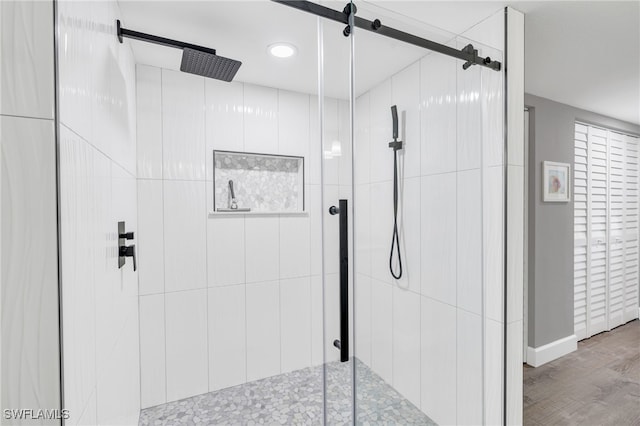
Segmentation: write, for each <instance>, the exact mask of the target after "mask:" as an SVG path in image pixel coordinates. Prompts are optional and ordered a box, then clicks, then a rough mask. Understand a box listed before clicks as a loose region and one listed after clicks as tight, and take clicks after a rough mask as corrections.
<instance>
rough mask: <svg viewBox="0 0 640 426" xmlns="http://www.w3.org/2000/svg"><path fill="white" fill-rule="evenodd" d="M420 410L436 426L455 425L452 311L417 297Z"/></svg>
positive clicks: (455, 391) (447, 307)
mask: <svg viewBox="0 0 640 426" xmlns="http://www.w3.org/2000/svg"><path fill="white" fill-rule="evenodd" d="M420 302H421V311H420V312H421V319H420V321H421V327H420V333H421V340H420V349H421V350H420V355H421V367H422V369H421V399H422V401H421V408H422V411H424V412H425V413H428V415H429V417H431V418H432V419H433V420H434V421H435V422H436V423H438V424H444V425H451V424H460V423H458V422H457V421H456V394H457V379H456V369H457V362H456V360H457V356H458V351H457V350H454V349H453V348H456V345H457V343H456V323H457V321H456V308H455V307H454V306H451V305H447V304H446V303H442V302H439V301H437V300H434V299H431V298H428V297H424V296H423V297H421V299H420Z"/></svg>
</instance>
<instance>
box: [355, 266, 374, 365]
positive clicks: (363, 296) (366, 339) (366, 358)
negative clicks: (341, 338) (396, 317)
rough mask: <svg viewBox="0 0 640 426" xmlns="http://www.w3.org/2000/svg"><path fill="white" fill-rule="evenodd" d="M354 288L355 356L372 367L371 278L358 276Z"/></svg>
mask: <svg viewBox="0 0 640 426" xmlns="http://www.w3.org/2000/svg"><path fill="white" fill-rule="evenodd" d="M354 287H355V291H354V297H353V301H354V310H355V312H354V315H355V329H354V333H355V354H356V356H357V357H358V359H360V360H361V361H362V362H364V363H365V364H367V365H371V331H372V330H371V293H372V289H371V278H369V277H368V276H366V275H364V274H356V278H355V283H354Z"/></svg>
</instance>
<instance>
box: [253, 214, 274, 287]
mask: <svg viewBox="0 0 640 426" xmlns="http://www.w3.org/2000/svg"><path fill="white" fill-rule="evenodd" d="M279 222H280V221H279V218H278V217H247V218H246V219H245V232H246V242H245V244H246V256H247V260H246V262H247V263H246V268H247V269H246V275H247V282H250V283H251V282H258V281H264V280H277V279H278V278H279V262H280V260H279V259H280V253H279V239H280V233H279V229H280V223H279Z"/></svg>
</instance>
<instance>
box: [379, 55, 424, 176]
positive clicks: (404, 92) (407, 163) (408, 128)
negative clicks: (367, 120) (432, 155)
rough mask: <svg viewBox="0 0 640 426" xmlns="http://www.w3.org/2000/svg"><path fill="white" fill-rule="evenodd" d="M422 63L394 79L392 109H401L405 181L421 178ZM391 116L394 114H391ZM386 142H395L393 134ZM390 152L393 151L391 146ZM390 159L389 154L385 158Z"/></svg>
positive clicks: (400, 122) (392, 78) (403, 71)
mask: <svg viewBox="0 0 640 426" xmlns="http://www.w3.org/2000/svg"><path fill="white" fill-rule="evenodd" d="M419 88H420V63H419V62H416V63H414V64H412V65H410V66H408V67H407V68H405V69H404V70H402V71H400V72H399V73H397V74H394V75H393V77H391V105H396V106H397V107H398V131H399V133H400V134H399V140H401V141H403V146H402V151H399V152H398V155H399V157H400V158H401V159H402V165H403V175H404V176H405V177H415V176H420V174H421V173H420V167H421V166H420V160H421V156H420V145H421V141H420V108H419V106H420V90H419ZM388 113H389V115H390V114H391V110H390V109H389V111H388ZM386 136H387V137H386V139H377V140H375V142H374V143H379V144H383V143H382V141H387V142H391V141H392V138H391V136H392V133H389V134H387V135H386ZM387 150H388V151H391V148H389V147H388V145H387ZM385 157H386V158H388V157H389V155H388V152H387V155H386V156H385Z"/></svg>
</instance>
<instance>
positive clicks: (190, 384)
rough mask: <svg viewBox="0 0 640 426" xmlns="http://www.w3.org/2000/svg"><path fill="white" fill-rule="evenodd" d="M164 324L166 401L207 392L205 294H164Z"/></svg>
mask: <svg viewBox="0 0 640 426" xmlns="http://www.w3.org/2000/svg"><path fill="white" fill-rule="evenodd" d="M165 322H166V358H167V360H166V363H167V373H166V374H167V399H168V400H169V401H175V400H178V399H182V398H186V397H189V396H193V395H198V394H201V393H205V392H207V390H208V387H209V381H208V379H207V376H208V374H207V372H208V364H209V360H208V359H207V350H208V349H207V290H206V289H205V290H192V291H179V292H175V293H167V294H165Z"/></svg>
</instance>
